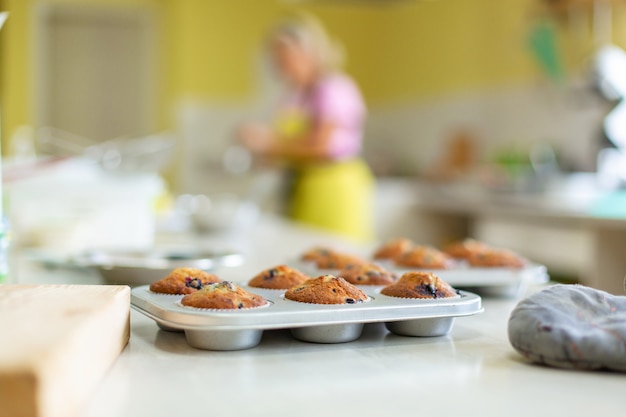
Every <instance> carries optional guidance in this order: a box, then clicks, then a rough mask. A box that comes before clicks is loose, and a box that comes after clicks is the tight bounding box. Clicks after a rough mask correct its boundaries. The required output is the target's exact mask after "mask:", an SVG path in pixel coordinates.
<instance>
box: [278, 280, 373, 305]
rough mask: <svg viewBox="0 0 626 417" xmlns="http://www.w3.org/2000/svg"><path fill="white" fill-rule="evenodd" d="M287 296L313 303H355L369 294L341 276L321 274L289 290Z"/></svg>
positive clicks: (366, 298) (294, 299)
mask: <svg viewBox="0 0 626 417" xmlns="http://www.w3.org/2000/svg"><path fill="white" fill-rule="evenodd" d="M285 298H287V299H289V300H293V301H300V302H303V303H311V304H355V303H362V302H364V301H367V300H368V297H367V295H366V294H365V293H364V292H363V291H361V290H360V289H358V288H357V287H355V286H354V285H352V284H350V283H349V282H348V281H346V280H345V279H343V278H341V277H336V276H334V275H321V276H319V277H317V278H311V279H309V280H306V281H305V282H304V283H302V284H300V285H296V286H295V287H292V288H290V289H288V290H287V292H286V293H285Z"/></svg>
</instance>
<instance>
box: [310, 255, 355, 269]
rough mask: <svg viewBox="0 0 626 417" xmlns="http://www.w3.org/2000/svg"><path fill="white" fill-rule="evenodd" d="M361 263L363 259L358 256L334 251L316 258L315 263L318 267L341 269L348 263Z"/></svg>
mask: <svg viewBox="0 0 626 417" xmlns="http://www.w3.org/2000/svg"><path fill="white" fill-rule="evenodd" d="M363 263H365V260H364V259H361V258H359V257H358V256H354V255H349V254H346V253H340V252H336V251H335V252H331V253H330V254H329V255H328V256H326V257H324V258H320V259H318V260H317V261H316V262H315V265H316V266H317V267H318V268H319V269H343V268H345V267H346V266H348V265H359V264H363Z"/></svg>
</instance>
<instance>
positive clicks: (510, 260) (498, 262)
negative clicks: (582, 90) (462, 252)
mask: <svg viewBox="0 0 626 417" xmlns="http://www.w3.org/2000/svg"><path fill="white" fill-rule="evenodd" d="M467 262H468V263H469V264H470V265H471V266H483V267H508V268H522V267H524V265H525V264H526V261H525V260H524V259H523V258H522V257H520V256H519V255H517V254H516V253H515V252H512V251H510V250H507V249H485V250H483V251H480V252H476V253H472V254H471V255H470V256H469V257H468V258H467Z"/></svg>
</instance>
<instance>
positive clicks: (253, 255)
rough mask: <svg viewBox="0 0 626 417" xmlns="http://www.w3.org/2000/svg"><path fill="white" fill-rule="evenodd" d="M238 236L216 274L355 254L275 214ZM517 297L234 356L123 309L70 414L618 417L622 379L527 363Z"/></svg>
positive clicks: (279, 339)
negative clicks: (431, 321) (233, 263)
mask: <svg viewBox="0 0 626 417" xmlns="http://www.w3.org/2000/svg"><path fill="white" fill-rule="evenodd" d="M247 243H248V249H249V250H250V251H249V252H250V258H249V261H248V262H247V263H246V264H245V265H244V266H242V267H240V268H238V269H237V270H231V271H220V275H222V276H223V277H224V278H226V279H234V280H239V281H244V280H247V279H248V278H249V277H250V276H251V275H249V274H251V273H253V272H258V271H259V270H260V269H263V268H265V267H268V266H271V265H272V264H275V263H280V262H283V261H285V260H286V259H287V258H289V257H292V256H294V255H295V254H297V253H299V251H301V250H303V249H306V248H308V247H310V246H311V245H312V244H320V243H331V244H335V245H339V246H343V247H345V248H346V249H349V248H351V249H354V250H355V251H356V250H362V249H363V248H362V247H361V248H358V247H356V246H351V245H350V244H349V243H347V242H343V241H341V240H339V239H335V238H332V237H330V236H328V235H324V234H318V233H313V232H311V231H309V230H307V229H301V228H295V227H293V226H291V225H289V224H286V223H284V222H282V221H279V220H277V219H265V220H264V222H263V223H261V224H260V225H259V227H258V228H257V230H255V231H254V232H253V233H251V234H249V235H248V242H247ZM21 267H22V270H21V271H20V274H19V275H20V281H21V282H40V283H43V282H46V283H61V282H67V283H79V282H84V283H98V282H99V278H98V276H97V275H96V274H95V273H91V272H89V271H67V270H63V269H57V270H49V271H42V270H39V269H37V268H35V267H34V266H32V265H21ZM235 276H236V277H235ZM237 278H238V279H237ZM515 304H516V300H512V299H483V305H484V308H485V311H484V313H482V314H478V315H475V316H469V317H462V318H458V319H457V320H456V322H455V324H454V327H453V329H452V332H451V333H450V334H449V335H447V336H444V337H434V338H412V337H401V336H395V335H392V334H390V333H388V332H387V330H386V329H385V328H384V326H383V325H380V324H375V325H366V327H365V329H364V333H363V335H362V336H361V338H360V339H359V340H357V341H355V342H351V343H343V344H333V345H322V344H312V343H304V342H300V341H297V340H295V339H293V338H292V337H291V336H290V334H289V332H288V331H285V330H275V331H266V332H265V333H264V335H263V339H262V341H261V343H260V345H259V346H257V347H255V348H252V349H249V350H243V351H232V352H214V351H203V350H197V349H194V348H191V347H189V346H188V345H187V343H186V341H185V337H184V335H183V334H181V333H170V332H164V331H160V330H159V329H158V328H157V326H156V324H155V323H154V322H153V321H152V320H151V319H149V318H147V317H145V316H143V315H142V314H140V313H138V312H136V311H134V310H133V311H132V312H131V337H130V343H129V345H128V346H127V347H126V349H125V350H124V351H123V352H122V354H121V356H120V357H119V359H118V360H117V361H116V363H115V364H114V366H113V367H112V369H111V370H110V372H109V373H108V375H107V376H106V377H105V379H104V380H103V381H102V383H101V385H100V386H99V388H98V389H97V391H96V392H95V393H94V395H93V397H92V398H91V400H90V401H89V403H88V404H86V407H85V409H84V412H83V413H82V414H81V416H80V417H105V416H106V417H113V416H115V417H131V416H132V417H159V416H186V417H193V416H209V415H210V416H220V415H234V416H266V415H267V416H276V415H280V416H282V415H284V416H288V415H289V416H295V415H297V416H321V415H324V416H342V417H345V416H361V415H366V416H370V415H371V416H373V415H379V416H405V415H406V416H409V415H410V416H418V415H428V413H437V415H451V416H452V415H465V416H473V415H481V416H484V415H498V416H501V415H506V416H532V415H539V416H544V415H545V416H547V415H567V416H579V415H580V416H583V415H585V416H588V415H594V414H595V415H602V416H621V415H624V412H625V411H626V409H625V408H624V407H625V405H626V403H625V402H624V393H625V392H626V376H625V375H624V374H618V373H610V372H578V371H565V370H559V369H552V368H547V367H542V366H535V365H531V364H529V363H527V362H526V361H525V360H524V358H523V357H522V356H520V355H519V354H517V353H516V352H515V351H514V350H513V348H512V347H511V345H510V344H509V342H508V339H507V332H506V329H507V320H508V316H509V313H510V311H511V310H512V308H513V307H514V306H515Z"/></svg>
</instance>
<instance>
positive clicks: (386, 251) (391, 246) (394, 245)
mask: <svg viewBox="0 0 626 417" xmlns="http://www.w3.org/2000/svg"><path fill="white" fill-rule="evenodd" d="M412 246H413V242H412V241H411V239H408V238H405V237H398V238H395V239H391V240H388V241H387V242H385V243H383V244H382V245H381V246H380V247H378V249H376V251H374V255H373V257H374V259H395V258H397V257H399V256H400V255H402V254H403V253H404V252H406V251H408V250H409V249H411V247H412Z"/></svg>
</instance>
